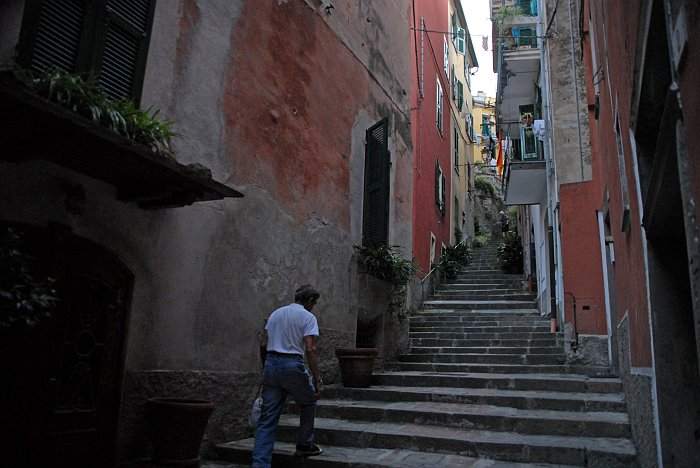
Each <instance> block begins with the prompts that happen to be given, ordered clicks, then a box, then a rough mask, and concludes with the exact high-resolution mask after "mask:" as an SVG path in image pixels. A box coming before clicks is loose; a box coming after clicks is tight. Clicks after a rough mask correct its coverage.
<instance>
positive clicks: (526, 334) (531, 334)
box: [408, 330, 554, 340]
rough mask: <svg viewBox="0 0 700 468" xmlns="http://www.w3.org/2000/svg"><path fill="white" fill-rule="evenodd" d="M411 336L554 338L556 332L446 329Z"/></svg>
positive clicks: (421, 331) (420, 331)
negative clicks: (496, 331) (487, 331)
mask: <svg viewBox="0 0 700 468" xmlns="http://www.w3.org/2000/svg"><path fill="white" fill-rule="evenodd" d="M408 336H409V338H442V339H457V340H469V339H474V340H489V339H493V340H499V339H501V340H502V339H506V340H508V339H521V340H523V339H547V338H553V336H554V334H553V333H550V332H549V331H535V332H503V333H500V332H499V333H493V332H491V333H483V332H481V333H480V332H466V331H459V330H455V331H454V332H449V333H448V332H446V331H440V332H436V331H423V330H416V331H409V333H408Z"/></svg>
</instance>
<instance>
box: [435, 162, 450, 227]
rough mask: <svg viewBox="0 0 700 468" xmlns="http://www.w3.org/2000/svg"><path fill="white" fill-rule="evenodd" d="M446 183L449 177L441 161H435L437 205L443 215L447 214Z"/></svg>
mask: <svg viewBox="0 0 700 468" xmlns="http://www.w3.org/2000/svg"><path fill="white" fill-rule="evenodd" d="M446 185H447V179H446V178H445V174H444V173H443V172H442V168H441V167H440V161H435V206H436V207H437V209H438V211H439V212H440V214H441V215H442V216H445V200H446V199H447V198H446V195H447V193H446V192H447V189H446Z"/></svg>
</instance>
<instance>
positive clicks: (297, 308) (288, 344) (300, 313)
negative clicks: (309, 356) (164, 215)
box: [265, 303, 318, 356]
mask: <svg viewBox="0 0 700 468" xmlns="http://www.w3.org/2000/svg"><path fill="white" fill-rule="evenodd" d="M265 329H266V330H267V350H268V351H277V352H278V353H287V354H300V355H302V356H303V355H304V350H305V347H304V337H305V336H318V322H317V321H316V317H315V316H314V314H312V313H311V312H309V311H308V310H306V309H304V306H302V305H301V304H297V303H293V304H289V305H287V306H284V307H280V308H279V309H277V310H275V311H274V312H273V313H272V315H270V318H269V319H267V325H265Z"/></svg>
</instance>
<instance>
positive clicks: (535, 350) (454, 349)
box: [410, 346, 563, 356]
mask: <svg viewBox="0 0 700 468" xmlns="http://www.w3.org/2000/svg"><path fill="white" fill-rule="evenodd" d="M410 352H411V354H427V355H435V356H440V355H443V354H515V355H537V354H563V348H562V347H560V346H539V347H529V346H518V347H514V346H489V347H478V346H462V347H459V346H449V347H438V346H412V347H411V351H410Z"/></svg>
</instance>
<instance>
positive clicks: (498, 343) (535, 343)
mask: <svg viewBox="0 0 700 468" xmlns="http://www.w3.org/2000/svg"><path fill="white" fill-rule="evenodd" d="M410 344H411V348H412V349H413V348H416V347H420V346H431V347H436V348H450V347H456V348H459V347H469V346H472V347H473V346H482V347H489V348H493V349H497V347H503V348H504V349H507V348H508V347H556V348H558V349H559V350H561V349H563V346H559V345H561V340H559V339H557V338H554V337H553V338H544V339H538V338H533V339H519V338H518V339H494V338H487V339H481V340H475V339H469V340H466V339H446V338H411V339H410Z"/></svg>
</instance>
